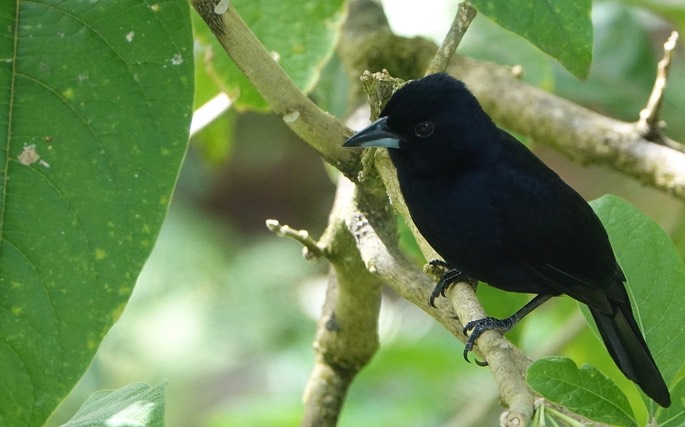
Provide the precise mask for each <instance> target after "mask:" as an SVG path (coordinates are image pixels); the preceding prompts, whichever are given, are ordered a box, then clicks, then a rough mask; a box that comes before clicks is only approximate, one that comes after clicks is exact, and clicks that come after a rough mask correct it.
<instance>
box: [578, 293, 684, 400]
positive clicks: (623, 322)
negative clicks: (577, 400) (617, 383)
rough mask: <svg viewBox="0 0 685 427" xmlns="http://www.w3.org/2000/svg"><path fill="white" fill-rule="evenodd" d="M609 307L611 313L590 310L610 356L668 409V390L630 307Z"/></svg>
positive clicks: (625, 304)
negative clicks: (612, 310)
mask: <svg viewBox="0 0 685 427" xmlns="http://www.w3.org/2000/svg"><path fill="white" fill-rule="evenodd" d="M612 306H613V308H614V312H613V313H612V314H608V313H604V312H602V311H599V310H597V309H594V308H590V312H591V313H592V317H593V318H594V319H595V323H596V324H597V329H599V333H600V335H601V336H602V339H603V340H604V344H605V345H606V347H607V350H609V354H610V355H611V357H612V358H613V359H614V362H616V365H618V367H619V368H620V369H621V371H622V372H623V374H624V375H625V376H626V377H628V378H629V379H631V380H632V381H633V382H635V383H636V384H637V385H638V386H639V387H640V388H641V389H642V391H644V392H645V393H646V394H647V396H649V397H651V398H652V399H654V401H655V402H656V403H658V404H659V405H661V406H662V407H664V408H665V407H668V406H670V404H671V396H670V394H669V393H668V388H667V387H666V383H665V382H664V379H663V377H662V376H661V373H660V372H659V368H657V366H656V363H655V362H654V358H652V354H651V353H650V352H649V348H648V347H647V343H646V342H645V340H644V338H643V337H642V333H641V332H640V328H639V327H638V326H637V322H636V321H635V318H634V317H633V313H632V311H631V309H630V304H629V303H614V304H612Z"/></svg>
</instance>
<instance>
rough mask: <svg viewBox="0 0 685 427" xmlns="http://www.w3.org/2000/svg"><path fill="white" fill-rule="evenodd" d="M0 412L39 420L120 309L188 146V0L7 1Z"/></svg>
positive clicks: (14, 419) (1, 95)
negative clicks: (155, 1)
mask: <svg viewBox="0 0 685 427" xmlns="http://www.w3.org/2000/svg"><path fill="white" fill-rule="evenodd" d="M0 25H1V26H2V28H3V29H4V34H5V36H4V37H2V38H0V135H1V136H0V144H1V145H2V149H0V337H2V339H0V384H2V387H0V426H3V427H4V426H12V427H19V426H37V425H42V424H43V422H44V420H45V419H46V417H47V416H48V415H49V414H50V413H51V412H52V411H53V409H54V408H55V407H56V405H57V404H58V403H59V402H60V401H61V400H62V399H63V397H64V396H65V395H66V394H67V393H68V392H69V390H70V389H71V388H72V387H73V385H74V384H75V383H76V381H77V380H78V379H79V378H80V377H81V375H82V374H83V372H84V370H85V369H86V367H87V366H88V365H89V363H90V361H91V359H92V357H93V355H94V354H95V351H96V350H97V348H98V345H99V344H100V341H101V340H102V338H103V336H104V335H105V333H106V332H107V331H108V330H109V328H110V327H111V326H112V324H113V323H114V322H115V321H116V319H117V318H118V317H119V315H120V313H121V311H122V310H123V308H124V305H125V304H126V301H127V300H128V297H129V295H130V294H131V291H132V289H133V285H134V283H135V280H136V277H137V276H138V273H139V272H140V269H141V267H142V265H143V263H144V261H145V260H146V258H147V257H148V255H149V253H150V251H151V249H152V246H153V244H154V242H155V239H156V237H157V233H158V232H159V228H160V225H161V222H162V219H163V218H164V215H165V213H166V210H167V207H168V204H169V199H170V196H171V192H172V190H173V187H174V182H175V180H176V176H177V174H178V169H179V166H180V163H181V161H182V159H183V156H184V153H185V149H186V146H187V129H188V124H189V122H190V113H191V103H192V89H193V88H192V86H193V85H192V81H193V78H192V37H191V28H190V22H189V13H188V4H187V3H186V1H185V0H171V1H166V2H163V3H152V2H145V1H138V0H120V1H116V2H115V1H111V2H95V3H93V2H83V1H79V0H66V1H62V0H60V1H57V0H38V1H33V2H4V3H3V6H2V7H0Z"/></svg>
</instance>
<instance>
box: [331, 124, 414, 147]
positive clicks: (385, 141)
mask: <svg viewBox="0 0 685 427" xmlns="http://www.w3.org/2000/svg"><path fill="white" fill-rule="evenodd" d="M343 147H386V148H400V139H399V138H398V136H397V135H395V134H394V133H392V132H391V131H390V130H389V129H388V118H387V117H381V118H380V119H378V120H376V121H375V122H373V123H371V124H370V125H369V126H367V127H366V128H364V129H362V130H360V131H359V132H357V133H356V134H354V136H352V138H350V139H348V140H347V141H345V143H344V144H343Z"/></svg>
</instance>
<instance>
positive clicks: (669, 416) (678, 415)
mask: <svg viewBox="0 0 685 427" xmlns="http://www.w3.org/2000/svg"><path fill="white" fill-rule="evenodd" d="M671 397H672V398H673V403H671V406H670V407H668V408H661V409H660V410H659V411H658V412H657V421H658V423H659V426H660V427H683V426H685V377H683V378H681V379H680V380H679V381H678V382H677V383H676V384H675V386H674V387H673V388H672V389H671Z"/></svg>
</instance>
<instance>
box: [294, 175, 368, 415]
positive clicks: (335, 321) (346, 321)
mask: <svg viewBox="0 0 685 427" xmlns="http://www.w3.org/2000/svg"><path fill="white" fill-rule="evenodd" d="M341 180H344V178H343V177H341ZM352 196H353V192H352V191H351V190H350V189H349V188H348V187H346V186H342V185H339V186H338V190H337V192H336V198H335V202H334V205H333V209H332V210H331V215H330V218H329V225H328V227H327V228H326V231H325V232H324V234H323V236H322V237H321V239H320V240H319V242H318V243H317V244H316V245H315V246H316V247H317V248H321V250H322V252H321V253H322V255H323V256H325V257H326V259H328V260H329V261H330V263H331V266H332V269H331V272H330V274H329V283H328V289H327V292H326V302H325V304H324V307H323V310H322V314H321V317H320V318H319V322H318V327H317V333H316V338H315V340H314V351H315V353H316V359H315V364H314V369H313V370H312V373H311V375H310V377H309V380H308V382H307V386H306V387H305V392H304V395H303V402H304V416H303V418H302V424H301V425H302V426H303V427H305V426H307V427H308V426H312V427H320V426H323V427H326V426H335V425H336V423H337V420H338V416H339V415H340V411H341V410H342V406H343V403H344V400H345V396H346V394H347V390H348V388H349V386H350V384H351V382H352V380H353V379H354V377H355V376H356V374H357V373H358V372H359V371H360V370H361V369H362V368H363V367H364V366H365V365H366V364H367V363H368V362H369V360H371V358H372V357H373V355H374V353H375V352H376V349H377V348H378V332H377V331H378V313H379V311H380V305H381V285H382V281H381V278H379V277H377V275H374V274H372V273H370V272H369V271H368V269H367V268H366V267H365V265H364V263H363V262H362V260H361V259H360V257H359V253H358V251H357V250H356V243H355V241H354V240H353V238H352V235H351V234H350V232H349V230H348V228H347V226H346V222H347V218H348V217H349V212H350V210H351V206H352V202H351V198H352Z"/></svg>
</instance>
